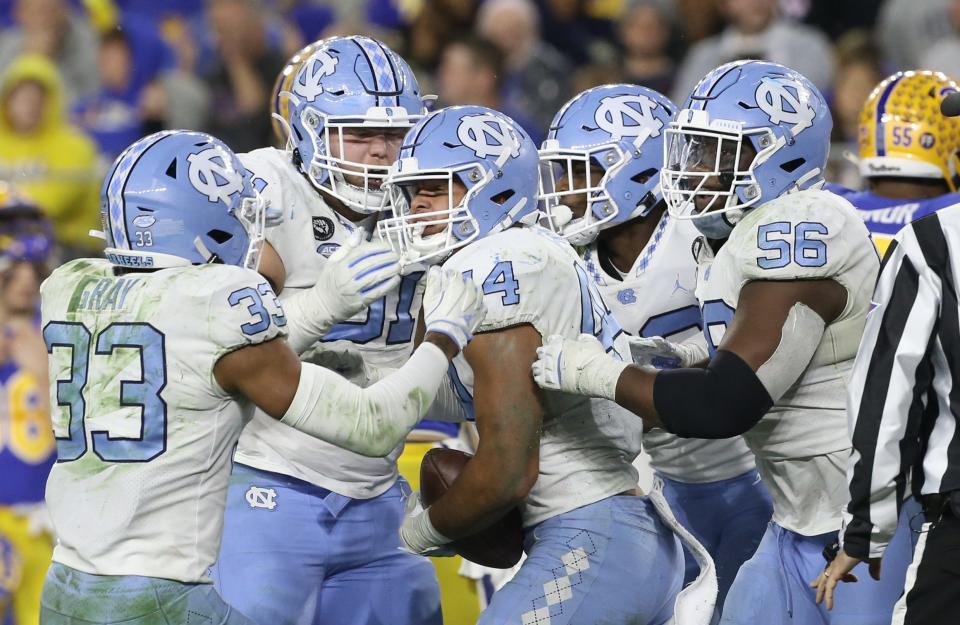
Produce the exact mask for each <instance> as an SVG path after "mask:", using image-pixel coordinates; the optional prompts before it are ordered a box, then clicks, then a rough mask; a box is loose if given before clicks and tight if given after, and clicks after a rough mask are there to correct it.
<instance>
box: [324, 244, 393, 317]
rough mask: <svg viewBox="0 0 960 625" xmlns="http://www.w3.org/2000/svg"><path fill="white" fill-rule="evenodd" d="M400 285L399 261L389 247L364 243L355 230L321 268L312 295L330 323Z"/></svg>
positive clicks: (351, 313) (349, 314) (367, 304)
mask: <svg viewBox="0 0 960 625" xmlns="http://www.w3.org/2000/svg"><path fill="white" fill-rule="evenodd" d="M399 284H400V259H399V258H398V257H397V255H396V254H395V253H394V252H393V250H391V249H390V246H389V245H387V244H385V243H380V242H366V241H364V240H363V231H362V230H360V229H357V230H355V231H354V232H353V234H351V235H350V238H349V239H348V240H347V242H346V243H344V244H343V245H342V246H340V249H338V250H337V251H336V252H334V253H333V254H332V255H331V256H330V259H329V262H328V263H327V264H326V265H325V266H324V268H323V272H322V273H321V274H320V279H319V280H317V284H316V285H315V286H314V287H313V289H314V292H315V293H316V295H317V297H318V298H319V299H320V301H321V305H322V306H323V307H324V308H325V309H326V310H327V313H328V314H329V316H330V318H331V319H335V320H337V321H338V322H339V321H344V320H346V319H349V318H350V317H352V316H354V315H355V314H357V313H359V312H360V311H362V310H364V309H365V308H367V307H368V306H369V305H370V304H371V303H373V302H375V301H376V300H378V299H380V298H381V297H383V296H384V295H386V294H387V293H389V292H390V291H392V290H393V289H395V288H397V286H399Z"/></svg>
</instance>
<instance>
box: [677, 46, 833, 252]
mask: <svg viewBox="0 0 960 625" xmlns="http://www.w3.org/2000/svg"><path fill="white" fill-rule="evenodd" d="M832 129H833V118H832V117H831V115H830V109H829V108H828V106H827V103H826V101H825V100H824V98H823V95H821V93H820V91H819V90H818V89H817V88H816V87H815V86H814V85H813V83H811V82H810V81H809V80H808V79H807V78H805V77H804V76H802V75H801V74H799V73H797V72H795V71H793V70H792V69H789V68H787V67H784V66H782V65H778V64H776V63H769V62H766V61H735V62H733V63H727V64H726V65H721V66H720V67H718V68H717V69H715V70H713V71H712V72H710V73H709V74H707V76H706V77H705V78H704V79H703V80H701V81H700V83H699V84H698V85H697V86H696V88H694V90H693V93H691V94H690V96H689V98H688V99H687V101H686V103H685V104H684V108H683V109H682V110H681V111H680V112H679V113H677V116H676V118H675V119H674V121H673V122H671V123H670V126H669V128H668V129H667V131H666V141H665V142H664V169H663V172H662V177H661V186H662V189H663V196H664V199H666V201H667V206H668V208H669V211H670V215H671V216H673V217H677V218H680V219H692V220H693V222H694V225H695V226H696V227H697V229H698V230H700V232H701V233H703V234H704V235H706V236H707V237H710V238H716V239H722V238H726V237H727V236H729V234H730V232H731V231H732V230H733V227H734V225H735V224H736V223H737V222H738V221H739V220H740V219H741V218H742V217H743V214H744V211H746V210H748V209H750V208H751V207H754V206H758V205H760V204H764V203H766V202H769V201H770V200H772V199H774V198H776V197H779V196H781V195H783V194H784V193H789V192H791V191H797V190H804V189H808V188H811V187H816V186H818V185H822V183H823V172H824V169H825V168H826V163H827V155H828V154H829V151H830V132H831V130H832Z"/></svg>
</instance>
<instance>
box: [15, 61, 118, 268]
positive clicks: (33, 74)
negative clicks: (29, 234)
mask: <svg viewBox="0 0 960 625" xmlns="http://www.w3.org/2000/svg"><path fill="white" fill-rule="evenodd" d="M0 180H7V181H10V182H13V183H15V184H16V185H17V186H19V187H20V188H21V189H22V190H23V191H24V193H27V194H28V195H29V196H30V197H32V198H33V199H34V200H35V201H36V202H37V204H39V205H40V207H41V208H42V209H43V211H44V213H45V214H46V215H47V216H48V217H49V218H50V219H51V221H52V222H53V226H54V232H55V233H56V236H57V239H58V241H59V242H60V243H61V244H62V245H63V246H64V248H65V250H64V251H65V253H66V255H67V256H69V257H74V256H84V255H91V254H94V253H96V251H98V250H99V249H100V246H98V245H96V242H95V241H93V240H92V239H91V238H90V236H89V235H88V232H89V231H90V229H91V228H98V227H99V225H100V219H99V214H100V201H99V197H98V196H99V188H100V180H99V174H98V171H97V152H96V147H95V146H94V143H93V141H91V140H90V138H89V137H87V136H86V135H85V134H83V132H82V131H80V130H79V129H77V128H76V127H74V126H72V125H70V124H69V122H68V121H67V118H66V115H65V112H64V107H63V86H62V83H61V79H60V75H59V73H58V72H57V68H56V67H55V66H54V65H53V63H52V62H51V61H50V60H49V59H47V58H46V57H44V56H40V55H35V54H34V55H25V56H22V57H20V58H19V59H17V60H16V61H14V62H13V64H12V65H11V66H10V67H9V68H8V70H7V72H6V74H5V75H4V77H3V79H2V80H0Z"/></svg>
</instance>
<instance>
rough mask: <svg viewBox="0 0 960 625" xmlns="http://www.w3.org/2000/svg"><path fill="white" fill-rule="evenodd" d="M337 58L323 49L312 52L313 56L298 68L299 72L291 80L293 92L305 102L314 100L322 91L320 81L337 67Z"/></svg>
mask: <svg viewBox="0 0 960 625" xmlns="http://www.w3.org/2000/svg"><path fill="white" fill-rule="evenodd" d="M339 60H340V59H338V58H337V57H335V56H331V54H330V53H329V52H327V51H326V50H324V49H321V50H317V51H316V52H314V53H313V56H311V57H310V58H309V59H308V60H307V62H306V63H304V64H303V67H301V68H300V73H299V74H298V75H297V78H296V80H294V81H293V92H294V93H295V94H297V95H298V96H300V97H302V98H304V99H305V100H306V101H307V102H312V101H313V100H315V99H316V98H317V96H318V95H320V94H321V93H323V85H322V84H321V81H322V80H323V79H324V78H325V77H327V76H329V75H330V74H332V73H333V72H334V70H336V69H337V62H338V61H339Z"/></svg>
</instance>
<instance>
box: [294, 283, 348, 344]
mask: <svg viewBox="0 0 960 625" xmlns="http://www.w3.org/2000/svg"><path fill="white" fill-rule="evenodd" d="M283 310H284V312H285V314H286V317H287V328H286V329H287V343H288V344H289V345H290V348H291V349H293V351H295V352H296V353H297V354H298V355H299V354H302V353H303V352H305V351H306V350H307V349H308V348H309V347H310V346H312V345H314V344H315V343H316V342H317V341H318V340H319V339H320V337H322V336H324V335H325V334H326V333H327V332H329V331H330V328H332V327H333V326H335V325H336V324H337V323H338V322H339V320H336V319H331V318H330V316H329V315H328V314H327V313H326V312H325V308H324V307H323V306H321V305H320V295H319V293H318V292H317V291H316V289H314V288H313V287H310V288H308V289H304V290H302V291H300V292H299V293H294V294H293V295H290V296H289V297H287V298H285V299H284V300H283Z"/></svg>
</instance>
